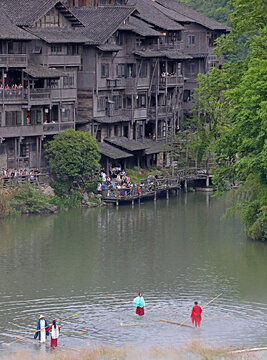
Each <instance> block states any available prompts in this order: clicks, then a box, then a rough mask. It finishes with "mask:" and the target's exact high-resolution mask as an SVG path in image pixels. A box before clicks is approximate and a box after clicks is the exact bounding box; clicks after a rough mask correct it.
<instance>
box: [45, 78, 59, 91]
mask: <svg viewBox="0 0 267 360" xmlns="http://www.w3.org/2000/svg"><path fill="white" fill-rule="evenodd" d="M47 88H48V89H55V88H58V80H55V79H48V80H47Z"/></svg>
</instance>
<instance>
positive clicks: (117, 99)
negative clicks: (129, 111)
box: [112, 95, 121, 110]
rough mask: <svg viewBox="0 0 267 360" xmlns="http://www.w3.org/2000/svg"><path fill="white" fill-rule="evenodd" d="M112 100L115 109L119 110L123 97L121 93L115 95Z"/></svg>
mask: <svg viewBox="0 0 267 360" xmlns="http://www.w3.org/2000/svg"><path fill="white" fill-rule="evenodd" d="M112 100H113V101H114V109H115V110H118V109H120V108H121V97H120V95H114V96H113V98H112Z"/></svg>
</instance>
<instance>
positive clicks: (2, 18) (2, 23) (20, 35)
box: [0, 5, 35, 40]
mask: <svg viewBox="0 0 267 360" xmlns="http://www.w3.org/2000/svg"><path fill="white" fill-rule="evenodd" d="M0 39H10V40H12V39H16V40H32V39H35V36H33V35H31V34H29V33H28V32H27V31H24V30H22V29H20V28H19V27H18V26H16V25H15V24H13V23H12V22H11V21H10V20H9V18H8V17H7V15H6V14H5V13H4V10H3V8H2V6H1V5H0Z"/></svg>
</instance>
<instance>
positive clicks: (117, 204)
mask: <svg viewBox="0 0 267 360" xmlns="http://www.w3.org/2000/svg"><path fill="white" fill-rule="evenodd" d="M116 207H119V200H118V199H116Z"/></svg>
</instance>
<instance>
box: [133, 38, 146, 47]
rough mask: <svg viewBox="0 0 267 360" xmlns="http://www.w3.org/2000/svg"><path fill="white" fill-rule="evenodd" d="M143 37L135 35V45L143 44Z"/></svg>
mask: <svg viewBox="0 0 267 360" xmlns="http://www.w3.org/2000/svg"><path fill="white" fill-rule="evenodd" d="M144 40H145V39H144V38H142V37H141V36H136V38H135V44H136V46H137V47H140V46H143V45H144Z"/></svg>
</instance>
